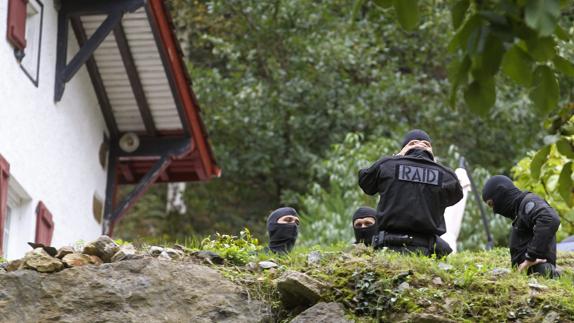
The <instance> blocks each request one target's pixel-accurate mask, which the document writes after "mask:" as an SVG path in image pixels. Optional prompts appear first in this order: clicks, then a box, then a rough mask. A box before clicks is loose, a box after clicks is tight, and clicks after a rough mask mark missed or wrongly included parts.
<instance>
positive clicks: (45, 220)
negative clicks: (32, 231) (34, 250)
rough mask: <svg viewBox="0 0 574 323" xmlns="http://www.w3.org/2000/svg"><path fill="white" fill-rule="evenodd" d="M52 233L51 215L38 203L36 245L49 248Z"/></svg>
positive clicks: (42, 204)
mask: <svg viewBox="0 0 574 323" xmlns="http://www.w3.org/2000/svg"><path fill="white" fill-rule="evenodd" d="M52 233H54V222H53V221H52V213H50V211H48V209H47V208H46V206H45V205H44V203H42V201H40V202H38V206H37V207H36V243H42V244H44V245H46V246H49V245H50V243H52Z"/></svg>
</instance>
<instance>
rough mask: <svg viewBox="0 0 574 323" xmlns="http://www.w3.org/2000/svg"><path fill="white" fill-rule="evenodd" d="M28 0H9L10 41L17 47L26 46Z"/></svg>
mask: <svg viewBox="0 0 574 323" xmlns="http://www.w3.org/2000/svg"><path fill="white" fill-rule="evenodd" d="M27 7H28V0H8V30H7V33H8V35H7V37H8V41H9V42H10V43H11V44H12V46H14V47H15V48H17V49H20V50H23V49H24V48H26V16H27V13H26V9H27Z"/></svg>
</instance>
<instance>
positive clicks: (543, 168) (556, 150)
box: [513, 104, 574, 235]
mask: <svg viewBox="0 0 574 323" xmlns="http://www.w3.org/2000/svg"><path fill="white" fill-rule="evenodd" d="M545 124H546V127H547V130H548V132H549V135H548V136H547V137H546V138H545V142H546V145H544V146H543V147H542V148H540V149H539V150H538V151H536V152H531V153H530V155H529V156H527V157H525V158H523V159H522V160H521V161H519V162H518V164H517V165H516V166H515V167H514V168H513V173H514V177H515V179H516V181H517V183H516V184H517V186H518V187H521V188H523V189H528V190H530V191H532V192H534V193H536V194H539V195H540V196H542V197H544V198H545V199H546V200H547V201H548V203H550V205H551V206H552V207H554V208H555V209H556V210H557V211H558V213H559V214H560V216H561V218H562V226H561V228H562V232H563V235H564V234H566V233H568V234H572V232H574V208H573V207H574V178H573V176H572V169H573V160H574V104H569V105H566V106H565V107H563V108H562V110H561V111H560V112H559V113H558V115H556V116H554V117H553V118H550V119H548V120H547V121H546V122H545Z"/></svg>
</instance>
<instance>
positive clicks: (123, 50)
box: [114, 23, 157, 136]
mask: <svg viewBox="0 0 574 323" xmlns="http://www.w3.org/2000/svg"><path fill="white" fill-rule="evenodd" d="M114 36H115V38H116V43H117V44H118V49H119V50H120V55H121V56H122V61H123V63H124V67H125V68H126V73H127V75H128V79H129V81H130V85H131V88H132V92H133V93H134V97H135V99H136V102H137V104H138V108H139V110H140V115H141V117H142V120H143V122H144V125H145V128H146V131H147V133H148V135H151V136H155V135H156V134H157V129H156V128H155V123H154V121H153V116H152V114H151V109H150V107H149V104H148V102H147V98H146V95H145V92H144V88H143V85H142V82H141V79H140V75H139V72H138V70H137V67H136V64H135V62H134V58H133V55H132V52H131V50H130V46H129V44H128V39H127V37H126V33H125V31H124V27H123V26H122V24H121V23H119V24H118V25H117V26H116V27H115V28H114Z"/></svg>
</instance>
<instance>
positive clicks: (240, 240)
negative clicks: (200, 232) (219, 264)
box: [201, 228, 262, 265]
mask: <svg viewBox="0 0 574 323" xmlns="http://www.w3.org/2000/svg"><path fill="white" fill-rule="evenodd" d="M201 249H202V250H209V251H213V252H215V253H217V254H219V255H220V256H221V257H223V258H224V259H226V260H227V261H229V262H231V263H232V264H236V265H245V264H247V263H248V262H249V260H250V259H252V258H254V256H255V255H256V253H257V252H259V251H261V250H262V247H261V245H260V244H259V240H257V238H254V237H253V236H252V235H251V232H250V231H249V229H247V228H244V229H243V230H242V231H241V232H240V233H239V236H233V235H228V234H220V233H216V234H215V237H214V238H213V239H212V238H210V237H207V238H205V239H203V240H202V241H201Z"/></svg>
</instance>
